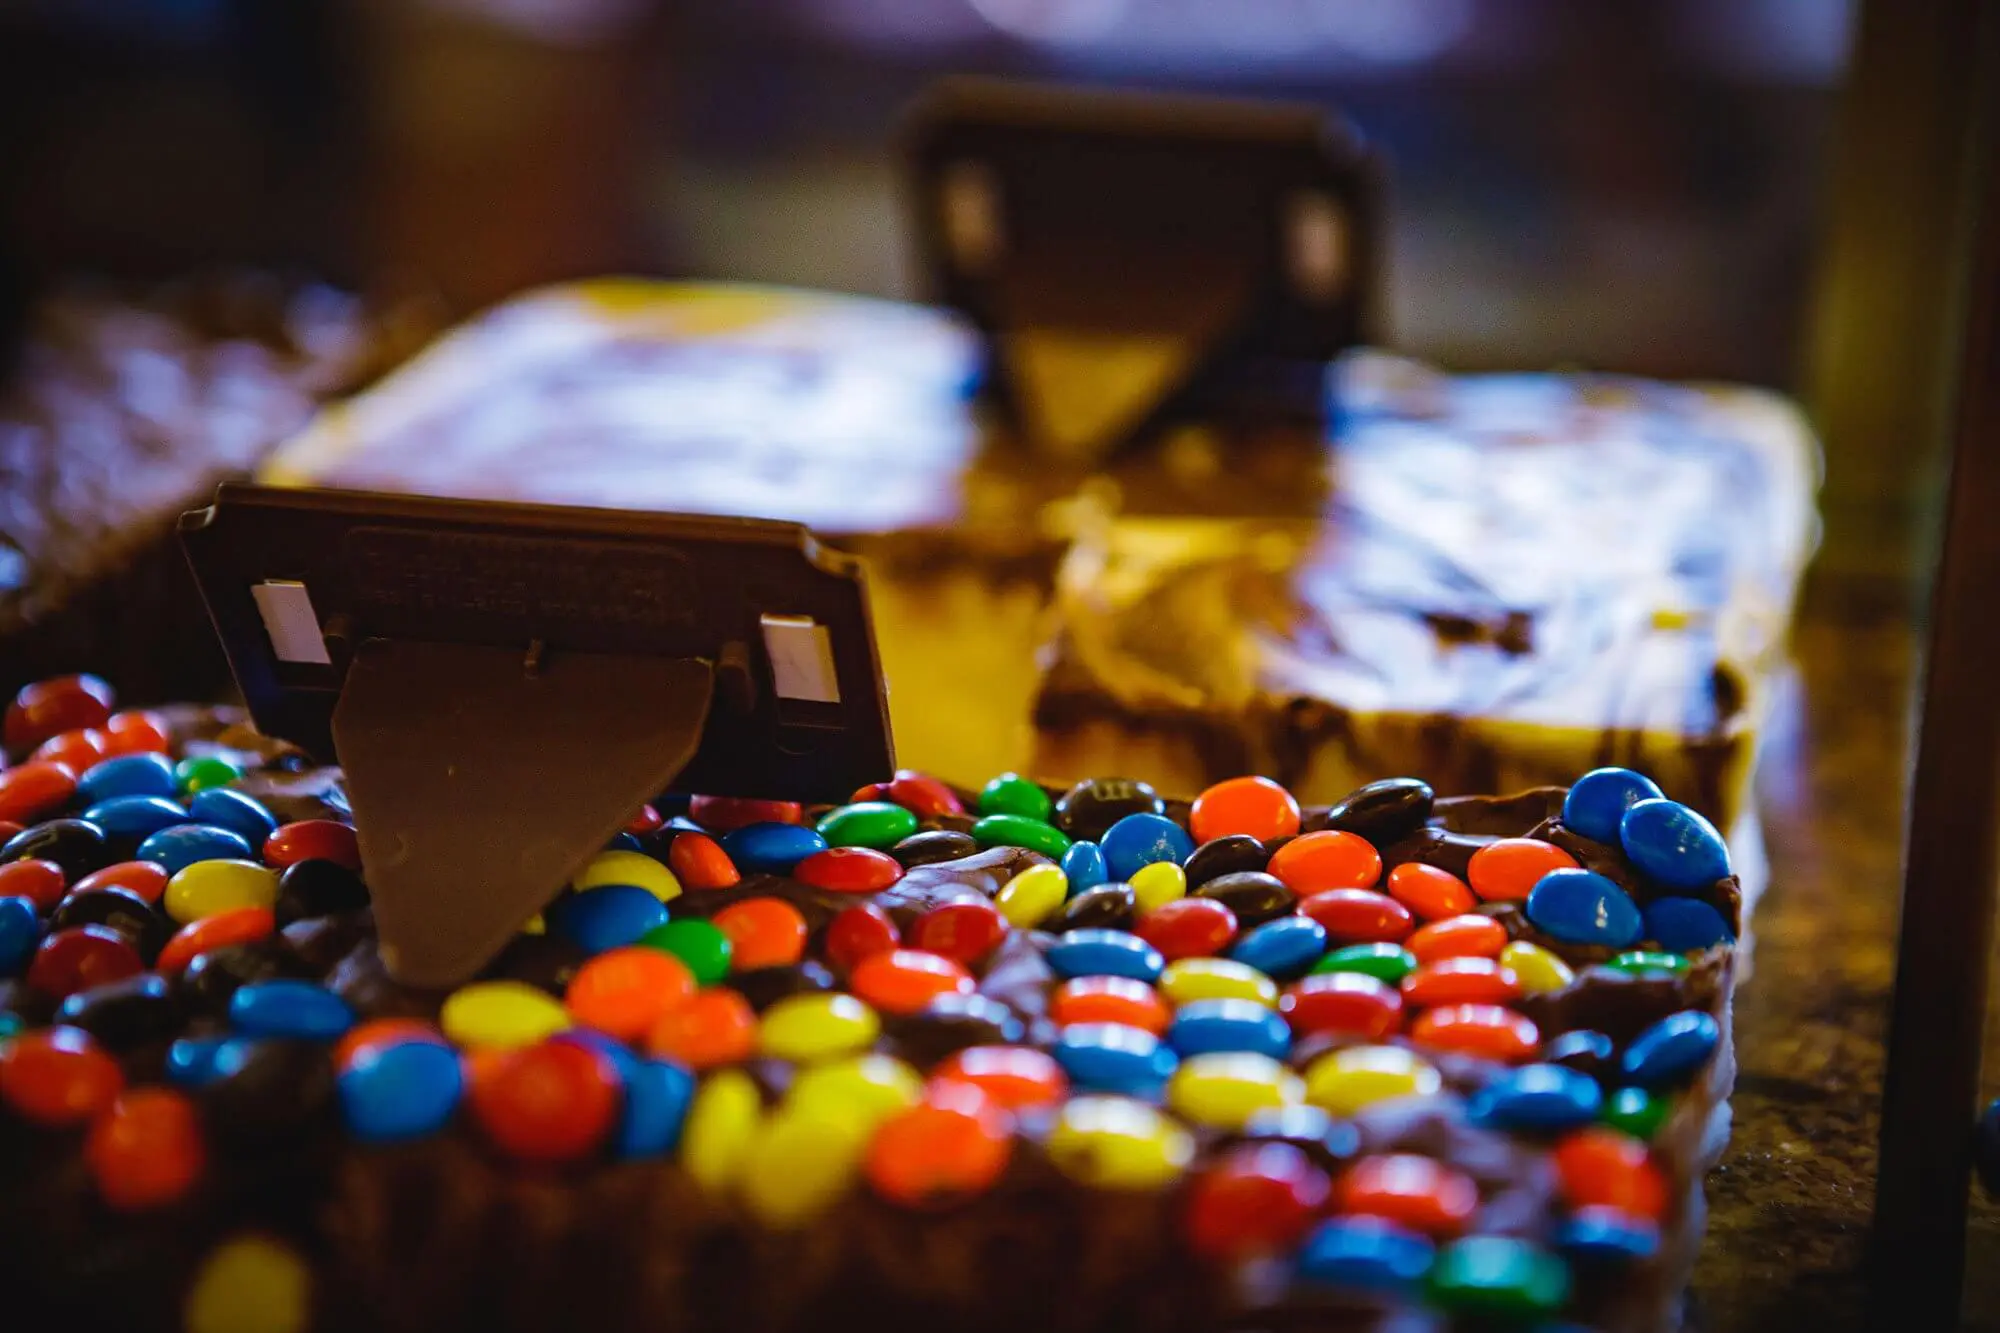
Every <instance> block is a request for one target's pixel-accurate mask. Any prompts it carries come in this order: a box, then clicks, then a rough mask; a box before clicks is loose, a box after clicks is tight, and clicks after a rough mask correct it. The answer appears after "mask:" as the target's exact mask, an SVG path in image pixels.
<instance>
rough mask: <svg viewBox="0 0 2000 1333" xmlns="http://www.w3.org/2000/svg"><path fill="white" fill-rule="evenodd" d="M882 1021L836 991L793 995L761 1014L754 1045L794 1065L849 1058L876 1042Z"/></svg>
mask: <svg viewBox="0 0 2000 1333" xmlns="http://www.w3.org/2000/svg"><path fill="white" fill-rule="evenodd" d="M881 1032H882V1020H881V1019H879V1018H877V1017H876V1016H875V1011H874V1010H873V1009H870V1008H869V1007H868V1006H867V1005H865V1004H863V1003H862V1002H861V1001H859V1000H857V999H855V998H854V997H853V996H852V995H844V994H842V993H841V992H839V991H822V992H820V993H818V994H808V995H794V996H791V997H790V998H788V999H783V1000H780V1001H778V1002H777V1003H776V1004H774V1005H772V1006H771V1007H770V1008H769V1009H767V1010H765V1011H764V1019H763V1021H762V1022H761V1023H759V1024H758V1025H757V1046H758V1049H760V1050H761V1051H763V1053H764V1054H766V1055H769V1056H775V1057H776V1058H778V1059H780V1060H790V1061H792V1062H793V1063H794V1064H804V1063H805V1062H807V1061H808V1060H831V1059H833V1058H834V1057H835V1056H841V1055H851V1054H853V1053H854V1052H856V1051H859V1050H862V1049H864V1048H866V1047H868V1046H872V1045H874V1043H875V1038H876V1037H878V1036H880V1035H881Z"/></svg>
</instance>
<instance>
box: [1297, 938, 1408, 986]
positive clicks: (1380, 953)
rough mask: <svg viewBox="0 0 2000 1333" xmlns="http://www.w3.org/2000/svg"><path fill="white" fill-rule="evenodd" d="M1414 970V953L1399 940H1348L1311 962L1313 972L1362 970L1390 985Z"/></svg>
mask: <svg viewBox="0 0 2000 1333" xmlns="http://www.w3.org/2000/svg"><path fill="white" fill-rule="evenodd" d="M1416 970H1417V957H1416V955H1415V954H1413V953H1411V952H1410V951H1409V950H1408V949H1405V948H1404V947H1403V946H1402V945H1400V944H1350V945H1347V946H1346V947H1345V948H1340V949H1335V950H1334V951H1333V952H1332V953H1330V954H1328V955H1327V956H1326V957H1324V958H1322V959H1320V960H1319V961H1318V962H1317V963H1314V964H1313V971H1315V972H1362V973H1366V974H1367V975H1368V976H1371V977H1374V978H1375V979H1376V980H1377V981H1382V982H1386V983H1388V984H1389V985H1391V986H1399V985H1401V984H1402V981H1403V978H1404V977H1407V976H1408V975H1410V973H1412V972H1414V971H1416Z"/></svg>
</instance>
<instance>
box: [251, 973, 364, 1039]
mask: <svg viewBox="0 0 2000 1333" xmlns="http://www.w3.org/2000/svg"><path fill="white" fill-rule="evenodd" d="M229 1024H230V1026H231V1027H233V1028H235V1029H236V1031H237V1032H239V1033H242V1034H244V1035H246V1036H251V1037H299V1038H303V1039H305V1040H308V1041H332V1040H333V1039H334V1038H336V1037H338V1036H340V1035H341V1034H343V1033H345V1032H346V1031H347V1029H349V1028H351V1027H353V1026H354V1011H353V1010H352V1009H350V1008H348V1006H347V1001H345V1000H343V999H341V998H340V997H339V996H338V995H335V994H334V993H333V992H332V991H330V990H328V989H327V988H326V987H324V986H321V985H319V984H317V983H316V982H311V981H297V980H293V979H292V978H289V977H281V978H279V979H277V980H275V981H253V982H251V983H250V984H249V985H247V986H240V987H238V988H237V991H236V994H234V995H232V996H230V997H229Z"/></svg>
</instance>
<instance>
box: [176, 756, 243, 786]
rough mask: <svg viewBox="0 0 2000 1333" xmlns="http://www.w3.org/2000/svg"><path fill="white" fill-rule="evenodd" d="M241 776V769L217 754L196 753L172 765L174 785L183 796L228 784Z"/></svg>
mask: <svg viewBox="0 0 2000 1333" xmlns="http://www.w3.org/2000/svg"><path fill="white" fill-rule="evenodd" d="M242 776H243V770H242V769H240V768H238V767H237V766H236V765H234V764H232V763H230V762H229V761H228V760H227V759H224V758H222V757H220V756H219V755H212V754H205V755H198V756H194V757H191V758H187V759H183V760H181V761H180V762H179V763H178V764H175V765H174V785H175V786H176V787H178V788H180V790H181V794H182V795H184V796H192V795H194V794H195V793H196V792H198V791H205V790H207V789H208V788H210V787H225V786H228V785H229V784H230V783H232V782H234V781H236V779H238V778H240V777H242Z"/></svg>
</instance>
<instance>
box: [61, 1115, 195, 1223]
mask: <svg viewBox="0 0 2000 1333" xmlns="http://www.w3.org/2000/svg"><path fill="white" fill-rule="evenodd" d="M83 1159H84V1161H85V1162H86V1163H87V1164H88V1165H89V1167H90V1174H91V1176H92V1177H93V1178H94V1179H95V1180H96V1181H97V1192H98V1193H99V1194H100V1195H102V1196H103V1198H104V1201H105V1202H106V1203H107V1204H110V1205H111V1206H112V1207H113V1208H116V1209H119V1210H121V1211H124V1212H136V1211H138V1210H140V1209H144V1208H158V1207H160V1206H161V1205H163V1204H169V1203H172V1202H174V1200H176V1199H178V1198H180V1197H181V1196H182V1195H184V1194H186V1193H187V1192H188V1190H189V1188H190V1187H192V1186H193V1184H194V1182H195V1181H196V1180H197V1179H198V1178H199V1177H200V1176H201V1170H202V1165H203V1163H204V1162H205V1161H206V1159H207V1153H206V1152H205V1150H204V1149H203V1147H202V1139H201V1123H200V1121H199V1120H198V1119H197V1118H196V1116H195V1109H194V1103H193V1102H191V1101H189V1100H188V1099H187V1098H186V1097H185V1096H183V1095H182V1094H181V1093H178V1092H176V1091H174V1090H173V1089H172V1088H134V1089H132V1090H131V1091H129V1092H126V1093H122V1094H120V1096H119V1097H118V1099H117V1100H116V1101H114V1102H112V1103H111V1109H110V1110H109V1111H107V1112H105V1113H104V1114H103V1115H102V1116H100V1117H98V1119H97V1122H96V1123H95V1124H93V1125H92V1126H91V1127H90V1135H89V1137H88V1138H87V1139H85V1141H84V1145H83Z"/></svg>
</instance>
